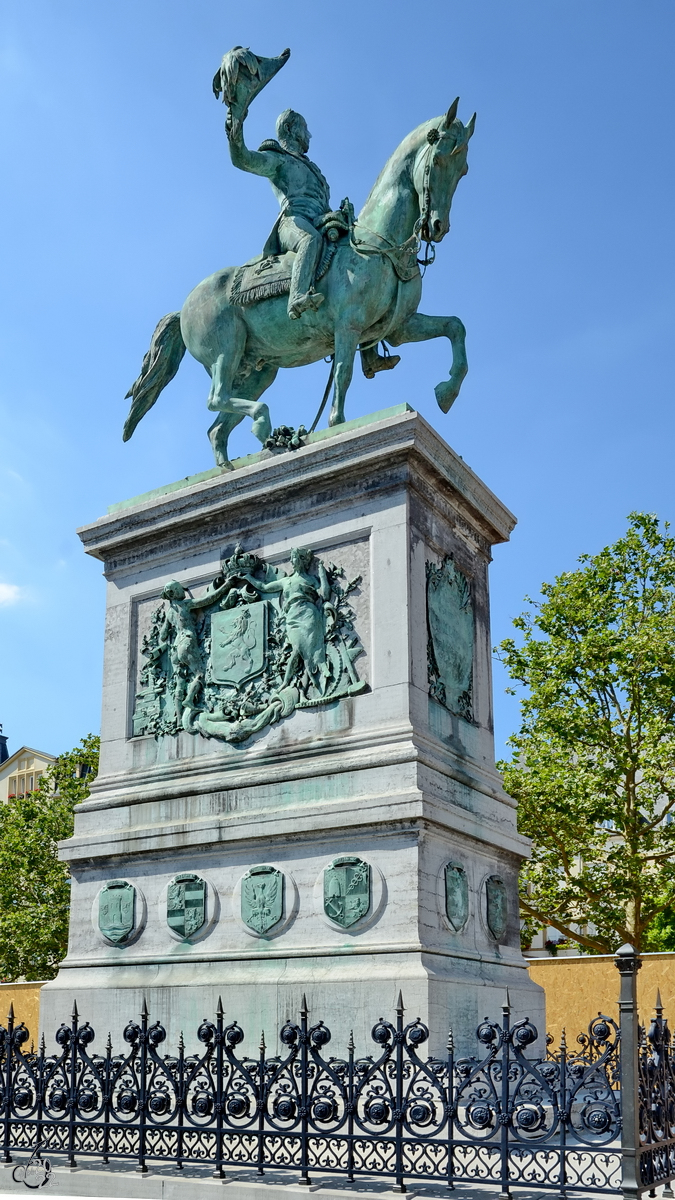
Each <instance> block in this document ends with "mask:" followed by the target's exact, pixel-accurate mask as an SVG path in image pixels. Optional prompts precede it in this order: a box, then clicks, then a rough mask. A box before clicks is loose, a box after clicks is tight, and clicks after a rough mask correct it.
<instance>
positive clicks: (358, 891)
mask: <svg viewBox="0 0 675 1200" xmlns="http://www.w3.org/2000/svg"><path fill="white" fill-rule="evenodd" d="M323 908H324V912H325V914H326V916H327V917H330V919H331V921H335V923H336V924H337V925H341V926H342V928H343V929H349V927H350V925H355V924H356V922H357V921H360V920H361V918H362V917H365V916H366V914H367V912H368V910H369V909H370V866H369V864H368V863H367V862H364V861H363V859H361V858H355V857H354V856H352V855H347V854H344V855H341V857H340V858H335V859H333V862H332V863H331V865H330V866H329V867H326V869H325V871H324V873H323Z"/></svg>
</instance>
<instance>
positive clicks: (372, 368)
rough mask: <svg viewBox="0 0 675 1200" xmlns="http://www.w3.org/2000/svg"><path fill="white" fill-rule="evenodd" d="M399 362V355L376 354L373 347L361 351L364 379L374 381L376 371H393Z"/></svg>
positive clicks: (375, 349)
mask: <svg viewBox="0 0 675 1200" xmlns="http://www.w3.org/2000/svg"><path fill="white" fill-rule="evenodd" d="M400 361H401V355H400V354H378V353H377V348H376V347H375V346H371V347H370V348H369V349H368V350H362V351H361V368H362V370H363V374H364V375H365V377H366V379H374V378H375V376H376V374H377V372H378V371H393V369H394V367H397V366H398V364H399V363H400Z"/></svg>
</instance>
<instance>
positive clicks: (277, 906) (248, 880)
mask: <svg viewBox="0 0 675 1200" xmlns="http://www.w3.org/2000/svg"><path fill="white" fill-rule="evenodd" d="M283 909H284V877H283V875H282V873H281V871H277V869H276V867H268V866H264V865H263V866H258V867H251V870H250V871H247V872H246V874H245V875H244V878H243V880H242V883H241V919H242V921H243V922H244V924H245V925H248V927H249V929H254V930H255V932H256V933H267V932H268V931H269V930H270V929H273V928H274V926H275V925H278V924H279V921H280V920H281V917H282V914H283Z"/></svg>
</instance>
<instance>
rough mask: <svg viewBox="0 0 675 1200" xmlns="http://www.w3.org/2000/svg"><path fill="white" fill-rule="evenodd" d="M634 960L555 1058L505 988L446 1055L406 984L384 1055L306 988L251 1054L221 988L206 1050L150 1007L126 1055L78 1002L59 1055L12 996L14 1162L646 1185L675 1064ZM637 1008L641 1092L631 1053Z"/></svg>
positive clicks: (6, 1085)
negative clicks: (466, 1043)
mask: <svg viewBox="0 0 675 1200" xmlns="http://www.w3.org/2000/svg"><path fill="white" fill-rule="evenodd" d="M637 961H638V960H637V959H634V961H633V962H632V966H631V965H630V964H628V961H627V958H626V956H625V955H624V958H623V959H622V961H621V970H622V988H623V989H624V990H623V991H622V997H623V999H622V1003H621V1005H620V1008H621V1012H622V1022H623V1024H622V1027H621V1028H619V1027H618V1026H617V1024H616V1023H615V1022H614V1021H613V1020H612V1019H611V1018H610V1017H606V1016H603V1015H602V1014H598V1016H597V1017H596V1018H595V1019H594V1020H593V1021H591V1023H590V1025H589V1027H588V1031H587V1033H585V1034H583V1035H580V1036H579V1037H578V1038H577V1041H576V1045H575V1046H574V1047H573V1048H568V1045H567V1041H566V1038H565V1035H564V1032H563V1037H562V1039H561V1042H560V1046H559V1047H558V1048H557V1049H554V1048H553V1044H552V1041H551V1039H548V1046H547V1051H546V1054H545V1057H543V1058H533V1057H529V1055H531V1054H532V1052H533V1049H534V1047H535V1043H536V1041H537V1038H538V1034H537V1030H536V1028H535V1027H534V1025H533V1024H532V1023H531V1022H530V1021H529V1020H519V1021H515V1022H514V1023H513V1024H511V1014H510V1008H509V1004H508V996H507V999H506V1003H505V1004H504V1007H503V1009H502V1019H501V1021H488V1020H487V1019H486V1020H485V1021H483V1022H482V1023H481V1024H480V1025H479V1026H478V1029H477V1031H476V1040H477V1053H476V1054H474V1055H471V1056H463V1057H457V1056H456V1054H455V1049H454V1039H453V1036H452V1033H451V1034H450V1035H449V1038H448V1047H447V1055H446V1056H445V1057H444V1058H434V1057H426V1058H425V1057H424V1056H423V1050H424V1047H425V1043H427V1041H428V1037H429V1031H428V1029H427V1027H426V1026H425V1025H424V1023H423V1022H422V1021H420V1020H413V1021H409V1022H407V1023H406V1021H405V1015H404V1007H403V1000H402V998H401V997H400V996H399V1001H398V1005H397V1009H396V1017H395V1020H394V1021H393V1022H392V1021H388V1020H386V1019H385V1018H381V1019H380V1020H379V1021H378V1022H377V1023H376V1024H375V1026H374V1027H373V1030H372V1040H373V1043H374V1053H372V1054H369V1055H366V1056H362V1057H357V1056H356V1048H355V1046H354V1041H353V1038H352V1037H351V1036H350V1039H349V1044H348V1053H347V1057H346V1058H337V1057H334V1056H332V1055H329V1054H328V1051H327V1048H328V1046H329V1044H330V1041H331V1032H330V1030H329V1029H328V1028H327V1026H326V1025H325V1024H324V1023H323V1022H322V1021H318V1022H317V1023H314V1024H311V1025H310V1024H309V1014H308V1011H307V1004H306V1001H305V999H304V997H303V1001H302V1005H301V1010H300V1019H299V1022H298V1023H295V1022H293V1021H287V1022H286V1024H285V1025H284V1026H283V1027H282V1029H281V1030H280V1032H279V1041H280V1044H281V1052H280V1053H279V1054H272V1055H270V1054H268V1052H267V1047H266V1045H265V1039H264V1036H263V1037H262V1039H261V1042H260V1047H259V1052H258V1055H257V1056H256V1057H249V1056H247V1055H245V1054H242V1053H241V1046H242V1042H243V1041H244V1031H243V1030H242V1028H241V1027H240V1026H239V1025H238V1024H237V1022H236V1021H233V1022H230V1023H228V1024H226V1023H225V1014H224V1012H223V1008H222V1004H220V1003H219V1004H218V1009H217V1012H216V1014H215V1019H214V1020H207V1019H204V1021H203V1022H202V1024H201V1025H200V1026H199V1028H198V1030H197V1031H196V1035H197V1043H198V1045H199V1047H200V1049H199V1051H198V1052H197V1053H190V1054H186V1052H185V1046H184V1044H183V1041H182V1038H181V1040H180V1042H179V1045H178V1049H177V1053H176V1054H173V1055H172V1054H167V1053H164V1045H163V1044H164V1042H165V1041H166V1031H165V1029H164V1027H163V1026H162V1025H161V1024H160V1023H159V1022H154V1024H153V1023H151V1022H150V1016H149V1013H148V1011H147V1008H146V1006H145V1004H144V1005H143V1011H142V1013H141V1016H140V1021H139V1022H136V1021H131V1022H129V1024H128V1025H127V1026H126V1028H125V1029H124V1032H123V1039H124V1044H125V1047H126V1048H125V1050H124V1052H123V1053H113V1047H112V1043H111V1040H110V1037H108V1041H107V1044H106V1046H105V1050H104V1052H102V1053H97V1052H96V1050H95V1049H94V1044H95V1033H94V1030H93V1029H92V1027H91V1025H90V1024H89V1023H88V1022H85V1023H81V1022H80V1018H79V1014H78V1011H77V1007H76V1006H73V1013H72V1018H71V1023H70V1025H62V1026H61V1027H60V1028H59V1029H58V1030H57V1033H56V1047H57V1049H56V1052H55V1053H53V1054H49V1055H48V1054H47V1053H46V1048H45V1045H44V1041H43V1042H42V1044H41V1045H40V1048H39V1051H38V1052H37V1053H35V1052H34V1051H33V1050H32V1049H31V1050H30V1051H29V1050H27V1042H28V1039H29V1034H28V1031H27V1030H26V1028H25V1026H24V1025H22V1024H18V1025H16V1024H15V1023H14V1016H13V1011H12V1010H11V1009H10V1014H9V1018H8V1022H7V1027H6V1028H3V1027H0V1083H1V1087H0V1112H1V1113H2V1118H1V1119H2V1137H3V1154H4V1159H5V1162H11V1161H12V1156H13V1154H15V1153H16V1152H19V1154H21V1153H22V1152H23V1153H24V1154H26V1155H30V1154H31V1152H33V1151H35V1150H36V1148H38V1147H39V1148H44V1150H45V1151H46V1152H49V1154H50V1155H51V1156H62V1157H64V1158H65V1160H66V1162H67V1163H68V1164H69V1165H70V1166H75V1165H76V1164H77V1163H78V1161H79V1160H82V1159H86V1158H98V1159H100V1160H102V1161H103V1162H104V1163H109V1162H111V1161H129V1162H133V1163H134V1164H135V1165H136V1168H137V1169H138V1170H140V1171H147V1170H148V1163H150V1162H152V1163H164V1164H167V1163H170V1164H173V1166H174V1167H175V1168H176V1169H178V1170H182V1169H183V1168H184V1167H185V1166H186V1165H187V1164H202V1165H206V1164H208V1165H210V1166H212V1167H213V1171H214V1174H215V1175H216V1176H217V1177H220V1178H223V1177H224V1174H225V1170H226V1169H227V1168H229V1169H234V1170H236V1171H238V1172H239V1171H242V1170H247V1169H248V1170H250V1171H253V1172H258V1173H259V1174H261V1175H262V1174H263V1173H265V1172H266V1171H274V1172H292V1173H293V1174H295V1175H296V1176H297V1177H299V1180H300V1182H301V1183H304V1184H309V1183H310V1182H311V1180H312V1178H313V1176H314V1175H315V1174H322V1175H325V1174H334V1175H342V1176H345V1177H346V1178H347V1179H349V1180H355V1179H361V1180H364V1179H367V1178H368V1177H375V1176H377V1177H389V1178H390V1179H391V1180H392V1182H393V1185H394V1187H395V1190H397V1191H405V1188H406V1181H409V1180H426V1181H428V1182H439V1183H444V1184H446V1185H447V1186H448V1187H450V1188H452V1187H453V1186H454V1185H455V1184H456V1183H463V1184H478V1183H484V1184H488V1185H492V1186H493V1187H495V1186H497V1187H499V1189H500V1193H501V1195H502V1197H504V1196H508V1194H509V1191H510V1189H511V1188H512V1187H527V1188H528V1189H530V1190H542V1191H550V1192H555V1193H556V1194H557V1195H560V1194H561V1193H562V1194H565V1193H566V1192H599V1193H603V1192H605V1193H610V1194H611V1193H616V1192H620V1191H621V1190H622V1188H623V1190H624V1193H625V1194H628V1192H629V1186H628V1185H627V1180H628V1184H630V1179H631V1177H632V1176H631V1172H633V1171H634V1170H637V1172H638V1175H639V1181H640V1183H639V1187H638V1191H642V1190H647V1189H651V1188H653V1187H654V1186H655V1185H656V1184H657V1183H664V1182H667V1181H669V1180H670V1179H672V1178H674V1177H675V1067H674V1065H673V1060H672V1054H671V1034H670V1031H669V1029H668V1025H667V1022H666V1020H665V1018H664V1016H663V1008H662V1005H661V1000H660V997H657V1003H656V1013H655V1016H654V1019H653V1021H652V1023H651V1026H650V1028H649V1030H648V1031H646V1030H645V1029H644V1028H642V1027H641V1026H639V1025H638V1024H637V1015H636V1009H635V1005H634V1003H633V1001H634V990H635V976H636V971H637V969H638V968H637V966H636V965H635V964H636V962H637ZM631 988H632V989H633V991H632V992H631V990H630V989H631ZM631 996H633V1001H631ZM631 1013H633V1014H634V1017H635V1029H634V1030H633V1033H634V1035H635V1041H634V1046H635V1047H636V1056H635V1064H636V1071H637V1075H636V1080H637V1083H636V1086H635V1089H634V1094H633V1095H629V1094H628V1092H627V1076H630V1071H627V1070H626V1062H625V1061H624V1064H623V1071H622V1063H621V1053H620V1051H621V1047H622V1044H623V1043H624V1042H626V1044H627V1043H628V1042H629V1041H630V1037H627V1028H626V1021H627V1019H628V1018H627V1015H626V1014H629V1015H630V1014H631ZM624 1060H625V1054H624ZM633 1127H634V1128H635V1129H636V1130H637V1133H638V1136H637V1140H636V1138H635V1137H633V1135H632V1133H631V1130H632V1129H633ZM634 1142H635V1143H636V1144H635V1145H633V1143H634ZM627 1164H628V1165H627ZM632 1194H635V1190H634V1189H633V1191H632ZM671 1194H672V1193H671Z"/></svg>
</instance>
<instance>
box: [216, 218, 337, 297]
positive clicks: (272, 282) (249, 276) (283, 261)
mask: <svg viewBox="0 0 675 1200" xmlns="http://www.w3.org/2000/svg"><path fill="white" fill-rule="evenodd" d="M350 220H351V222H352V223H353V220H354V210H353V208H352V205H351V204H350V202H349V200H343V201H342V204H341V205H340V207H339V208H338V209H336V210H335V211H334V212H327V213H324V214H323V216H321V217H319V219H318V220H317V222H316V228H317V229H318V230H319V232H320V233H321V234H322V236H323V251H322V254H321V258H320V259H319V265H318V267H317V269H316V273H315V276H314V283H315V284H316V283H318V282H319V280H320V279H323V277H324V275H325V274H326V272H327V271H328V268H329V267H330V264H331V263H332V261H333V256H334V254H335V251H336V250H337V243H338V241H339V239H340V238H341V237H345V235H346V234H348V233H349V229H350ZM294 260H295V251H294V250H288V251H287V252H286V253H285V254H267V255H265V254H257V255H256V257H255V258H251V259H249V261H248V262H246V263H244V265H243V266H241V267H237V270H236V272H235V275H234V279H233V280H232V286H231V288H230V304H238V305H240V306H241V307H242V308H246V307H248V306H249V305H250V304H259V303H260V301H262V300H269V299H270V298H271V297H272V296H285V295H287V294H288V292H289V291H290V290H291V274H292V271H293V262H294Z"/></svg>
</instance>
